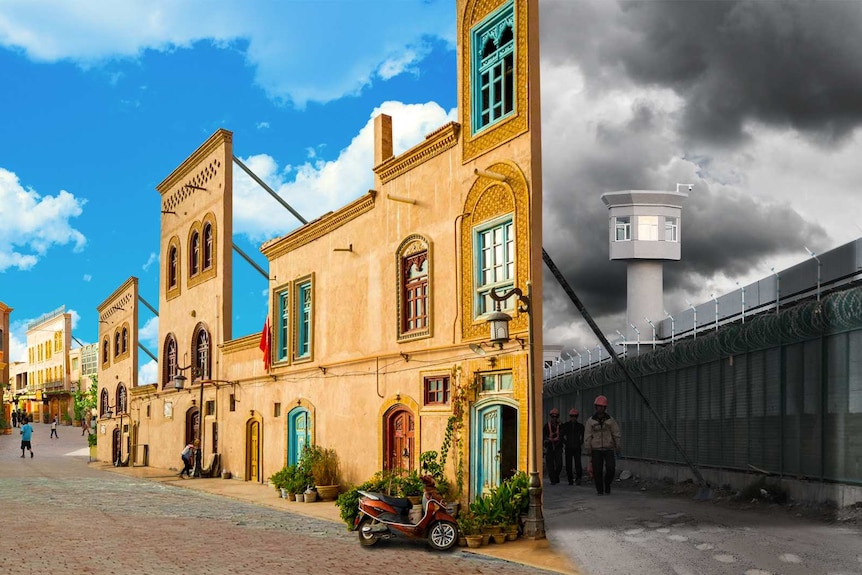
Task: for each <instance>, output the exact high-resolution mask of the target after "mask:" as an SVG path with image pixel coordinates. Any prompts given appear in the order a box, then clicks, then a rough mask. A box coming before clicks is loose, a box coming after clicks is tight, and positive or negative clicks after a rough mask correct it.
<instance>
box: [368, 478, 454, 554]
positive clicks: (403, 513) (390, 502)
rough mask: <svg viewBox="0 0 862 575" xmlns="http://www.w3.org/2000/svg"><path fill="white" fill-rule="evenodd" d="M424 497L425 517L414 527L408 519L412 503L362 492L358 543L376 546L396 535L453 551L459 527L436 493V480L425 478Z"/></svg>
mask: <svg viewBox="0 0 862 575" xmlns="http://www.w3.org/2000/svg"><path fill="white" fill-rule="evenodd" d="M422 483H424V484H425V493H424V494H423V495H422V517H421V518H420V519H419V521H418V523H413V522H411V521H410V519H409V517H408V513H409V511H410V509H411V508H412V507H413V504H412V503H410V500H409V499H404V498H402V497H390V496H388V495H384V494H382V493H370V492H367V491H360V492H359V494H360V495H361V496H362V497H361V498H360V499H359V514H358V515H357V516H356V520H355V522H354V525H355V526H356V530H357V531H358V532H359V543H361V544H362V545H374V544H375V543H377V542H378V541H380V540H381V539H389V538H391V537H392V532H393V530H394V531H397V532H399V533H403V534H404V535H407V536H408V537H419V538H423V539H427V540H428V544H429V545H430V546H431V547H433V548H434V549H436V550H438V551H445V550H446V549H450V548H451V547H452V546H453V545H455V543H457V542H458V525H457V523H456V522H455V518H454V517H452V515H451V514H450V513H449V511H448V510H447V509H446V506H445V505H444V504H443V500H442V498H441V497H440V494H439V493H437V489H436V485H435V483H434V479H433V478H432V477H430V476H428V475H425V476H423V477H422Z"/></svg>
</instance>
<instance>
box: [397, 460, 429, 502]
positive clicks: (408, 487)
mask: <svg viewBox="0 0 862 575" xmlns="http://www.w3.org/2000/svg"><path fill="white" fill-rule="evenodd" d="M400 479H401V481H400V482H399V483H400V485H399V487H400V495H401V496H402V497H406V498H407V499H409V500H410V503H412V504H413V505H418V504H419V503H420V502H421V501H422V491H423V490H424V488H425V487H424V485H423V484H422V480H421V479H419V472H418V471H416V470H415V469H414V470H413V471H410V472H408V473H406V474H404V475H402V476H401V478H400Z"/></svg>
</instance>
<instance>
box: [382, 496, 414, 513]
mask: <svg viewBox="0 0 862 575" xmlns="http://www.w3.org/2000/svg"><path fill="white" fill-rule="evenodd" d="M375 495H377V497H378V498H379V499H380V501H382V502H383V503H386V504H387V505H391V506H392V507H395V508H397V509H401V510H405V511H406V510H409V509H410V508H411V507H413V504H412V503H410V500H409V499H407V498H405V497H390V496H389V495H383V494H382V493H376V494H375Z"/></svg>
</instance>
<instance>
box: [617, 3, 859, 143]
mask: <svg viewBox="0 0 862 575" xmlns="http://www.w3.org/2000/svg"><path fill="white" fill-rule="evenodd" d="M622 14H623V18H622V21H621V22H622V23H623V25H624V26H625V28H626V29H627V30H628V32H629V33H630V35H629V36H628V38H627V39H626V41H615V42H614V44H612V45H607V46H605V49H604V50H602V52H601V54H603V55H604V57H606V58H609V59H613V58H617V59H618V60H619V62H621V63H622V64H623V65H624V67H625V69H626V71H627V72H628V74H629V76H630V77H631V78H632V79H634V80H635V81H637V82H640V83H642V84H655V85H660V86H664V87H669V88H672V89H673V90H674V91H676V93H677V94H679V95H680V96H681V97H682V98H684V99H685V101H686V104H685V108H684V124H683V125H684V130H685V133H686V135H687V136H689V137H691V138H694V139H695V140H701V141H710V142H715V143H722V144H727V143H734V142H737V141H739V140H741V139H744V137H745V133H744V129H745V122H746V121H749V120H754V121H760V122H763V123H766V124H770V125H775V126H789V127H792V128H794V129H796V130H799V131H801V132H804V133H808V134H810V135H813V136H815V137H816V138H817V139H819V140H821V141H835V140H841V139H842V138H843V137H845V136H847V135H848V134H849V133H850V132H852V131H853V130H854V129H855V128H856V127H857V126H858V125H859V123H860V122H862V58H860V54H862V34H860V31H862V2H855V1H847V2H808V1H787V2H765V1H747V2H726V1H720V2H630V3H626V4H624V5H623V12H622ZM615 40H617V38H616V37H615Z"/></svg>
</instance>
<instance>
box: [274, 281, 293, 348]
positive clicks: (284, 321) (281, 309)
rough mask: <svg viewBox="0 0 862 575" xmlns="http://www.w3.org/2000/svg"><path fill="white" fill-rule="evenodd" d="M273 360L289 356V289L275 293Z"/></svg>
mask: <svg viewBox="0 0 862 575" xmlns="http://www.w3.org/2000/svg"><path fill="white" fill-rule="evenodd" d="M275 297H276V302H275V303H276V311H277V313H278V315H277V316H276V318H277V321H278V323H277V324H276V330H275V337H276V342H275V360H276V361H286V360H287V359H289V358H290V290H287V289H284V290H281V291H279V292H277V293H276V296H275Z"/></svg>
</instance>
